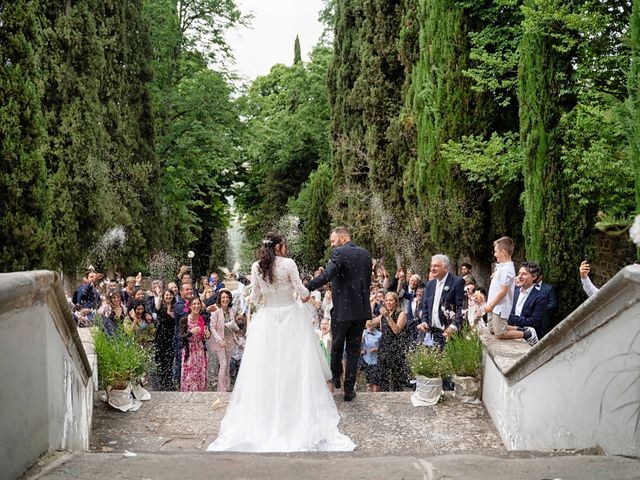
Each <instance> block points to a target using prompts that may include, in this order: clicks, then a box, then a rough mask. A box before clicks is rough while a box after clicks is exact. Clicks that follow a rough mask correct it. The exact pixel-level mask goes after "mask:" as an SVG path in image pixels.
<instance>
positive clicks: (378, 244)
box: [329, 1, 404, 255]
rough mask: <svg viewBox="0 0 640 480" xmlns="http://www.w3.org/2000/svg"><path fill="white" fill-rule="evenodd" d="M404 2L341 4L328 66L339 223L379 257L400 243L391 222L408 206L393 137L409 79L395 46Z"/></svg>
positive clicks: (336, 211) (354, 2)
mask: <svg viewBox="0 0 640 480" xmlns="http://www.w3.org/2000/svg"><path fill="white" fill-rule="evenodd" d="M400 4H401V2H399V1H394V2H385V1H373V2H366V1H352V2H338V3H337V6H336V24H335V38H334V61H333V64H332V66H331V67H330V71H329V92H330V102H331V105H332V112H333V114H332V123H333V125H332V130H333V166H332V167H333V174H334V179H335V182H336V184H335V189H334V199H335V205H334V208H333V209H332V210H333V212H334V221H335V223H339V224H345V225H347V226H349V227H350V228H351V229H352V234H353V235H354V237H355V238H357V240H358V242H360V243H362V244H363V245H366V246H367V247H368V248H369V249H371V251H372V252H373V253H374V254H375V255H380V254H382V253H385V252H391V251H392V250H395V248H396V247H397V245H396V244H395V242H394V241H393V240H392V239H391V237H393V236H390V235H389V229H390V228H391V229H395V228H394V226H393V225H388V224H387V223H388V222H386V219H388V218H397V217H398V215H399V214H400V213H401V211H402V207H403V199H402V184H401V177H402V174H401V169H400V168H399V166H398V157H397V155H396V152H395V149H394V145H393V142H392V140H391V139H390V138H389V134H390V128H391V126H392V125H391V121H392V119H393V118H395V116H396V115H397V114H398V112H399V109H400V105H401V102H400V98H401V97H400V94H401V88H402V84H403V81H404V76H403V73H404V71H403V67H402V65H401V63H400V61H399V59H398V52H397V48H396V41H397V38H398V35H399V31H400V25H401V18H402V10H401V5H400ZM390 240H391V241H390Z"/></svg>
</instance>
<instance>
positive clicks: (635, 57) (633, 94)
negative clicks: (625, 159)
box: [627, 0, 640, 213]
mask: <svg viewBox="0 0 640 480" xmlns="http://www.w3.org/2000/svg"><path fill="white" fill-rule="evenodd" d="M630 24H631V25H630V26H631V69H630V71H629V80H628V82H627V85H628V89H629V101H628V106H629V113H630V119H629V122H630V125H629V129H628V132H629V144H630V145H631V152H632V161H633V165H634V171H635V173H636V213H640V0H633V9H632V13H631V19H630Z"/></svg>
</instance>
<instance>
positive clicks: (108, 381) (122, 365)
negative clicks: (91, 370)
mask: <svg viewBox="0 0 640 480" xmlns="http://www.w3.org/2000/svg"><path fill="white" fill-rule="evenodd" d="M97 324H98V325H101V324H102V322H100V321H98V322H97ZM93 341H94V346H95V350H96V356H97V361H98V381H99V386H100V387H101V388H104V389H105V390H106V391H107V398H108V401H109V404H110V405H111V406H113V407H114V408H117V409H119V410H122V411H128V410H137V409H138V408H139V407H140V402H138V401H134V400H133V398H132V397H131V389H132V387H131V383H132V382H134V383H137V382H138V381H139V379H140V377H141V376H142V375H144V373H146V372H148V371H149V370H150V368H151V366H152V361H151V357H150V354H149V352H148V351H146V350H145V349H143V348H142V347H141V346H140V344H139V343H138V342H137V341H136V339H135V338H133V337H131V336H129V335H127V334H126V333H125V332H124V331H123V330H121V329H116V330H115V331H113V332H110V333H108V332H106V331H105V330H104V328H102V327H100V326H97V327H94V330H93Z"/></svg>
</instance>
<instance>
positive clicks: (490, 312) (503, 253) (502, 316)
mask: <svg viewBox="0 0 640 480" xmlns="http://www.w3.org/2000/svg"><path fill="white" fill-rule="evenodd" d="M493 254H494V256H495V257H496V260H497V261H498V264H497V265H496V269H495V271H494V272H493V275H492V276H491V285H490V286H489V294H488V295H487V303H486V305H485V307H484V311H485V312H486V313H487V317H488V320H489V325H490V329H491V333H493V334H494V335H495V336H496V337H500V336H501V335H503V334H504V333H505V332H506V331H507V325H508V320H509V314H510V313H511V306H512V304H513V291H514V288H515V278H516V270H515V268H514V266H513V262H512V261H511V255H513V240H512V239H511V238H509V237H502V238H499V239H498V240H496V241H495V242H493Z"/></svg>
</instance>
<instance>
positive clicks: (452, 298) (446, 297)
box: [422, 273, 464, 330]
mask: <svg viewBox="0 0 640 480" xmlns="http://www.w3.org/2000/svg"><path fill="white" fill-rule="evenodd" d="M436 283H437V280H435V279H434V280H431V281H430V282H428V283H427V285H426V286H425V287H424V293H423V294H422V321H423V322H425V323H426V324H427V325H429V328H431V327H432V326H433V322H432V318H431V311H432V310H433V300H434V298H433V297H434V296H435V294H436ZM463 305H464V280H463V279H462V277H458V276H456V275H452V274H451V273H449V274H448V275H447V279H446V280H445V283H444V287H443V290H442V294H441V295H440V306H439V307H438V317H439V318H440V324H441V325H442V327H443V330H444V329H446V328H447V327H448V326H449V325H451V324H453V325H455V326H456V328H458V329H460V328H461V326H462V309H463ZM443 306H444V307H445V309H446V310H452V311H455V312H456V316H455V318H454V319H453V320H450V319H448V318H446V317H445V315H444V312H443V311H442V307H443Z"/></svg>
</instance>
